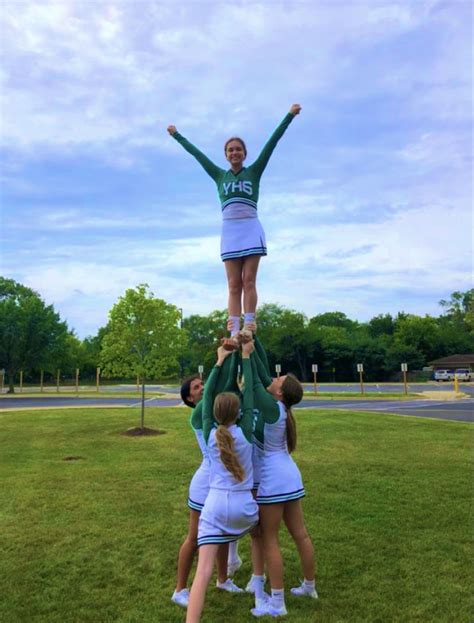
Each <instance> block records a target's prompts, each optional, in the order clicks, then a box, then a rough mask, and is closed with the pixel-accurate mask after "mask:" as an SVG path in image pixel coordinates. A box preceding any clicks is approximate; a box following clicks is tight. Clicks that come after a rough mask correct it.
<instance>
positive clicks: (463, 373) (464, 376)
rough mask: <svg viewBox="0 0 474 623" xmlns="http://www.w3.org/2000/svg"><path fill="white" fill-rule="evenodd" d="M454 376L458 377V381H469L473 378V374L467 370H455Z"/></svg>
mask: <svg viewBox="0 0 474 623" xmlns="http://www.w3.org/2000/svg"><path fill="white" fill-rule="evenodd" d="M454 374H455V375H456V376H457V377H458V381H470V380H471V379H472V378H474V373H472V372H471V371H470V370H469V368H456V370H455V371H454Z"/></svg>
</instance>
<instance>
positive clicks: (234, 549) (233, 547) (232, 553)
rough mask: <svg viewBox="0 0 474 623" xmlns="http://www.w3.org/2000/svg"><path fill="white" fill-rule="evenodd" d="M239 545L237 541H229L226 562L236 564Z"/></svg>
mask: <svg viewBox="0 0 474 623" xmlns="http://www.w3.org/2000/svg"><path fill="white" fill-rule="evenodd" d="M238 549H239V543H238V541H231V542H230V543H229V556H228V558H227V561H228V562H231V563H232V562H237V560H238V557H239V552H238Z"/></svg>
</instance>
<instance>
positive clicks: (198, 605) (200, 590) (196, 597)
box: [186, 543, 219, 623]
mask: <svg viewBox="0 0 474 623" xmlns="http://www.w3.org/2000/svg"><path fill="white" fill-rule="evenodd" d="M218 547H219V546H218V545H217V544H214V543H212V544H209V545H201V547H200V548H199V560H198V565H197V569H196V575H195V576H194V582H193V585H192V587H191V593H190V595H189V605H188V611H187V614H186V623H199V621H200V619H201V613H202V610H203V608H204V600H205V598H206V590H207V587H208V585H209V580H210V579H211V576H212V569H213V567H214V561H215V559H216V555H217V549H218Z"/></svg>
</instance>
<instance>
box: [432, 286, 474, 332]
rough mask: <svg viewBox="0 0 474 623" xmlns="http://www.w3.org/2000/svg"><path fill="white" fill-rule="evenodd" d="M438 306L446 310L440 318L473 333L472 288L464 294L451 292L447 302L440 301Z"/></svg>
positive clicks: (473, 302)
mask: <svg viewBox="0 0 474 623" xmlns="http://www.w3.org/2000/svg"><path fill="white" fill-rule="evenodd" d="M439 304H440V305H441V307H444V309H445V310H446V314H445V315H444V316H442V318H445V319H447V320H449V321H451V322H453V323H454V324H456V325H457V326H458V327H461V328H463V329H464V330H466V331H468V332H470V333H474V288H471V289H470V290H467V291H466V292H453V293H452V294H451V298H450V300H449V301H445V300H442V301H440V302H439Z"/></svg>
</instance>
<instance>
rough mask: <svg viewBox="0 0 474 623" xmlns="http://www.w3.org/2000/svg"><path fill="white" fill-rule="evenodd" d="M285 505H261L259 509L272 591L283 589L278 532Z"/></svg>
mask: <svg viewBox="0 0 474 623" xmlns="http://www.w3.org/2000/svg"><path fill="white" fill-rule="evenodd" d="M283 507H284V504H283V503H281V504H261V505H260V506H259V507H258V508H259V515H260V526H261V528H262V537H263V550H264V552H265V561H266V563H267V571H268V575H269V578H270V586H271V587H272V589H282V588H283V559H282V557H281V552H280V542H279V539H278V531H279V528H280V523H281V520H282V517H283Z"/></svg>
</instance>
